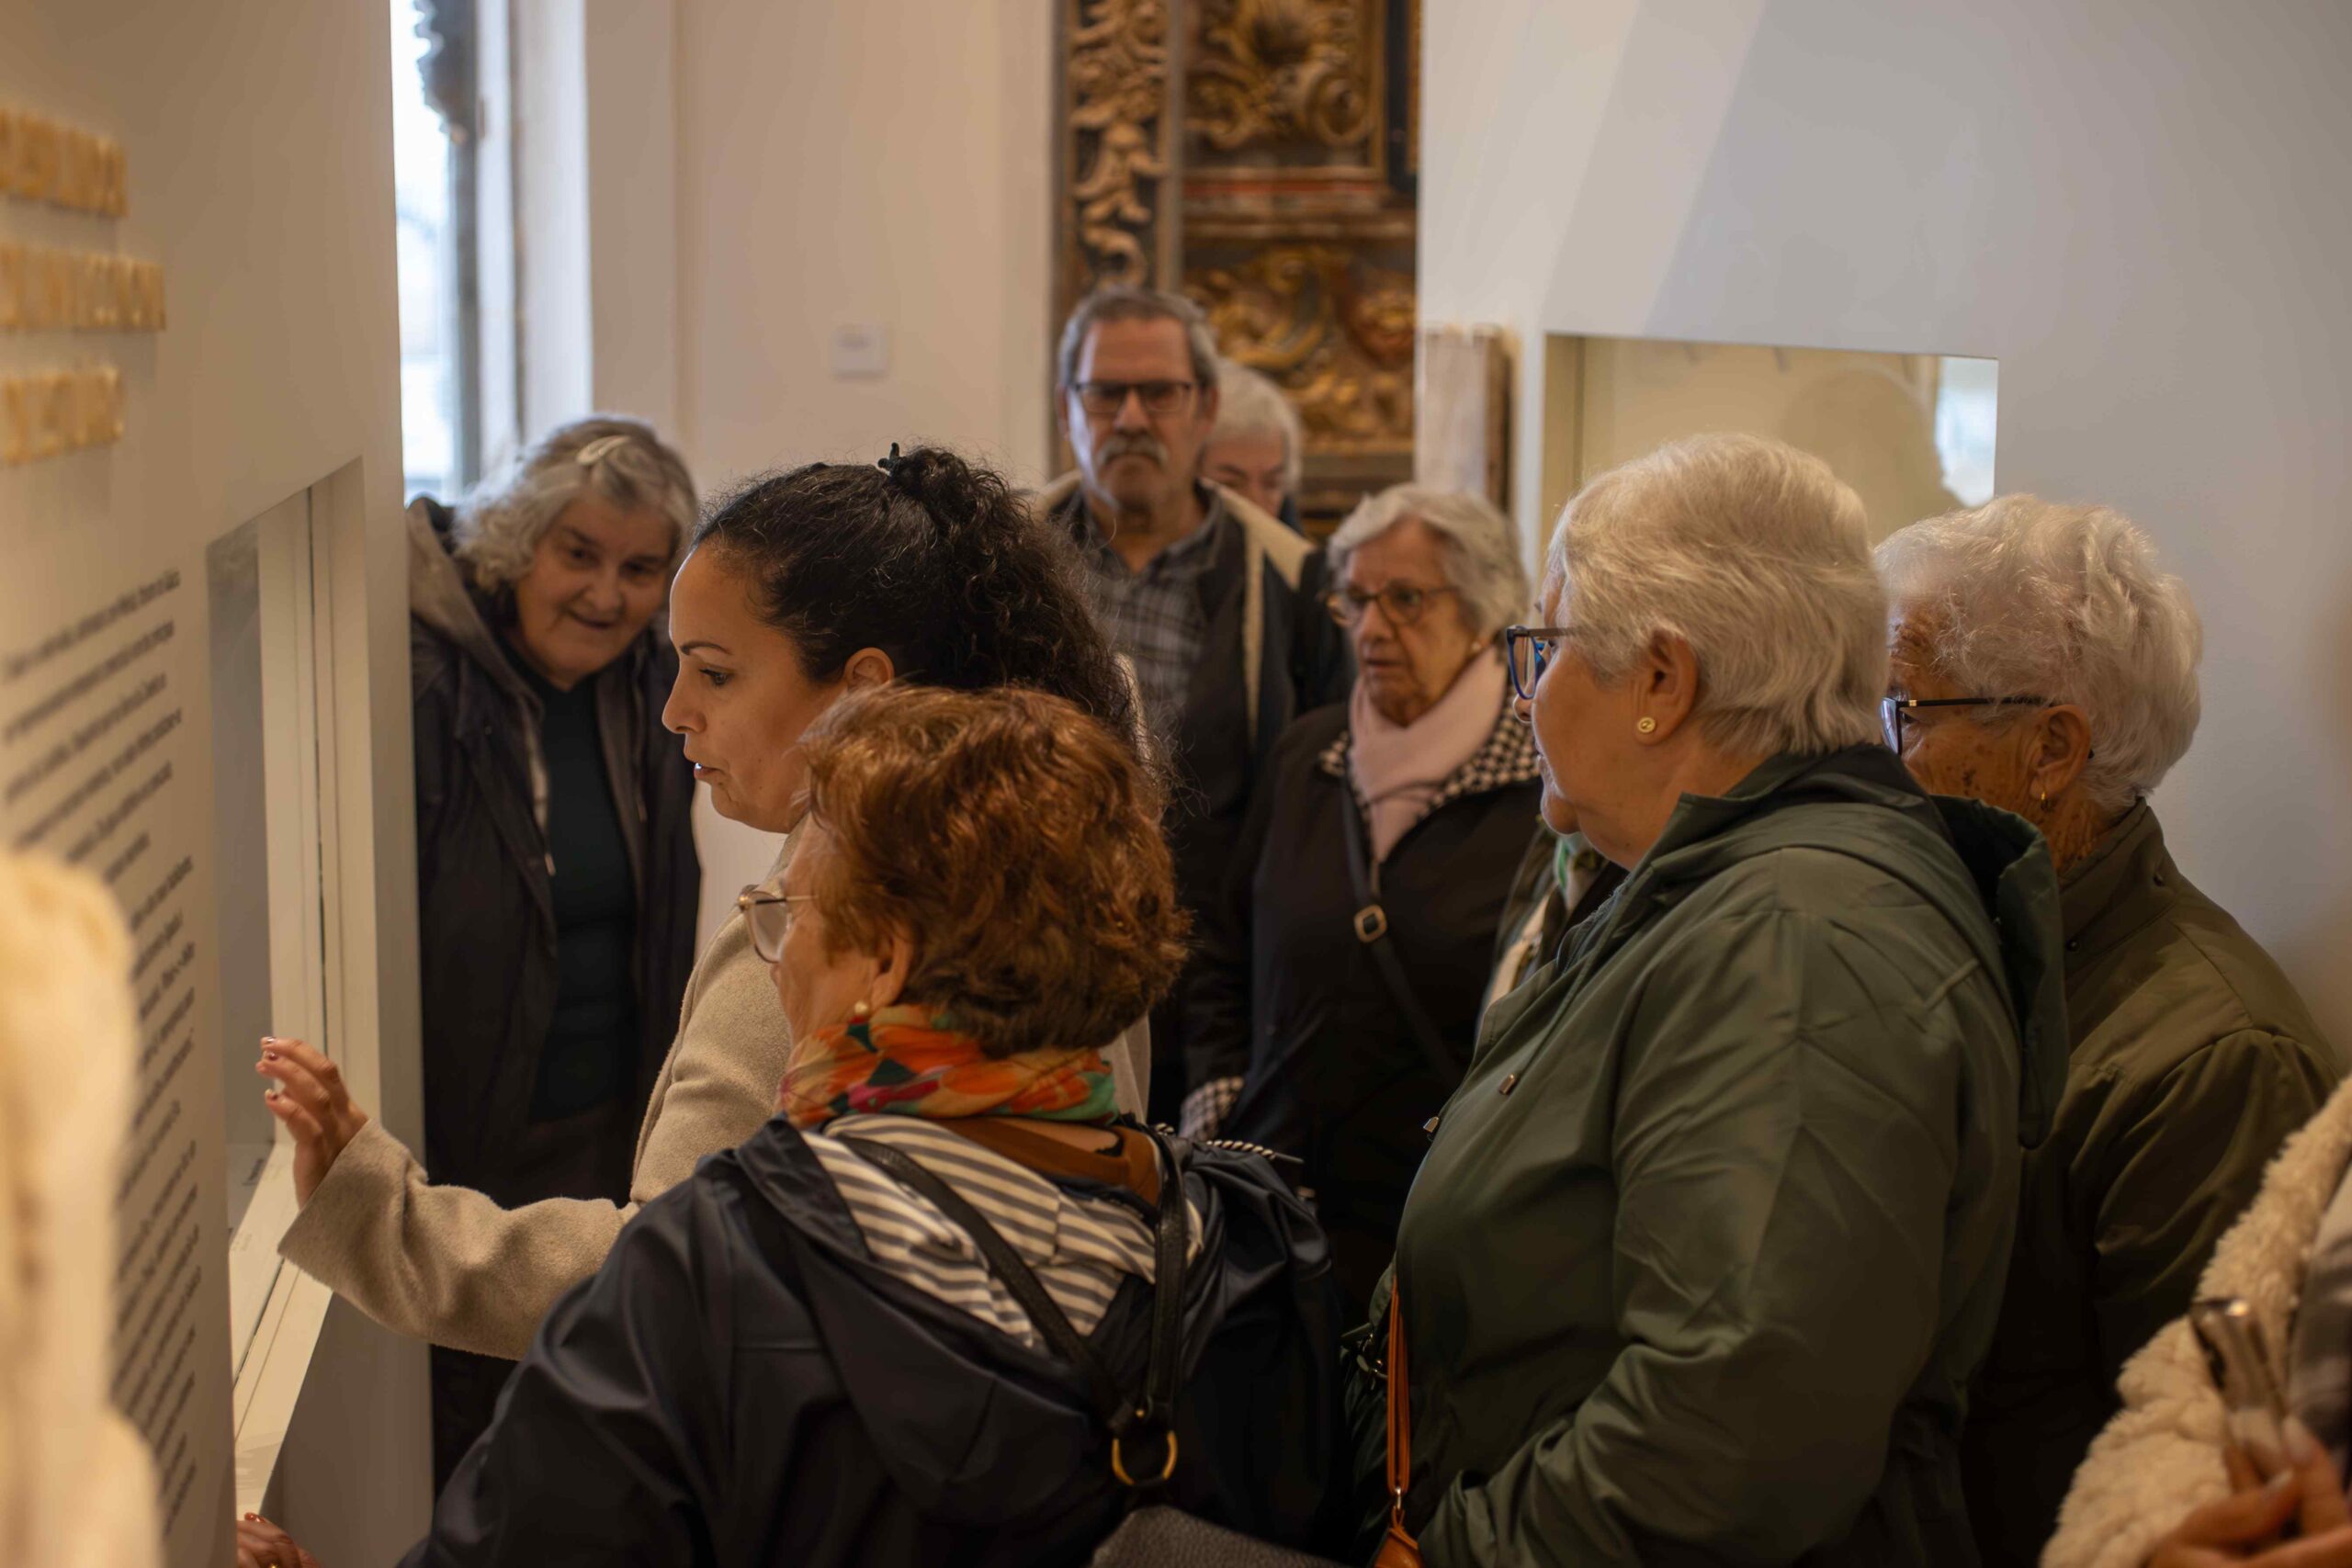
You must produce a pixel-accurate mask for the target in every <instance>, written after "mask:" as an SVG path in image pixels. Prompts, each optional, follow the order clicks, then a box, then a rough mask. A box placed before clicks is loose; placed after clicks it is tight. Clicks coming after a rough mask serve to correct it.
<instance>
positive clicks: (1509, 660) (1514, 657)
mask: <svg viewBox="0 0 2352 1568" xmlns="http://www.w3.org/2000/svg"><path fill="white" fill-rule="evenodd" d="M1567 635H1568V628H1567V627H1566V626H1505V627H1504V628H1503V662H1504V663H1506V664H1508V665H1510V689H1511V690H1512V691H1514V692H1516V693H1518V694H1519V696H1520V700H1521V701H1522V702H1530V703H1532V702H1533V701H1534V700H1535V682H1538V681H1541V680H1542V679H1544V671H1545V670H1546V669H1547V668H1549V667H1550V665H1551V662H1552V655H1553V653H1554V652H1555V650H1556V649H1557V648H1558V646H1559V642H1560V639H1561V638H1563V637H1566V636H1567Z"/></svg>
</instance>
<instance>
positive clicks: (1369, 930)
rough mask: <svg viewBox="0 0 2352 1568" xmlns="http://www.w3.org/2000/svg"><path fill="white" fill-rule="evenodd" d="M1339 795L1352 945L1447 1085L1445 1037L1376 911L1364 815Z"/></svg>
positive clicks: (1456, 1072) (1450, 1063) (1458, 1068)
mask: <svg viewBox="0 0 2352 1568" xmlns="http://www.w3.org/2000/svg"><path fill="white" fill-rule="evenodd" d="M1341 795H1342V798H1341V800H1340V819H1341V822H1342V824H1343V825H1342V827H1341V829H1340V837H1341V838H1342V839H1344V840H1347V847H1348V881H1349V884H1350V886H1352V887H1353V888H1354V890H1355V897H1356V912H1355V931H1356V940H1357V941H1358V942H1362V943H1363V944H1364V946H1365V947H1367V948H1369V949H1371V950H1372V962H1373V966H1374V968H1376V969H1378V970H1379V971H1380V978H1381V981H1382V983H1383V984H1384V985H1385V986H1386V987H1388V993H1389V996H1390V998H1392V999H1393V1000H1394V1001H1395V1002H1396V1003H1397V1012H1398V1013H1400V1014H1401V1015H1403V1017H1404V1020H1405V1027H1406V1029H1407V1031H1408V1032H1410V1033H1411V1035H1412V1036H1413V1043H1414V1044H1416V1045H1418V1046H1419V1047H1420V1052H1421V1055H1422V1056H1423V1057H1424V1058H1425V1059H1426V1060H1427V1061H1428V1063H1429V1068H1430V1072H1432V1073H1434V1074H1436V1075H1437V1079H1438V1081H1439V1082H1440V1083H1444V1084H1451V1083H1453V1081H1454V1080H1455V1079H1457V1078H1459V1077H1461V1076H1462V1064H1461V1063H1459V1062H1457V1061H1455V1060H1454V1059H1453V1054H1452V1053H1451V1052H1449V1051H1447V1050H1446V1048H1445V1036H1444V1034H1443V1033H1442V1032H1440V1031H1439V1029H1438V1026H1437V1022H1436V1021H1435V1020H1434V1019H1432V1018H1430V1014H1429V1010H1428V1009H1427V1008H1425V1007H1423V1006H1422V1005H1421V998H1420V994H1419V992H1417V991H1415V990H1414V989H1413V980H1412V976H1409V975H1408V974H1406V973H1405V963H1404V960H1402V959H1400V958H1398V957H1397V944H1396V943H1395V942H1391V941H1390V940H1389V939H1388V911H1387V910H1386V909H1385V908H1382V907H1381V903H1380V886H1379V883H1378V881H1377V879H1375V878H1374V875H1373V874H1372V862H1371V856H1370V852H1369V850H1368V848H1367V846H1366V845H1365V843H1364V826H1363V812H1362V811H1360V810H1358V809H1357V807H1356V803H1355V796H1354V795H1353V793H1352V792H1351V791H1348V790H1346V789H1344V788H1343V789H1342V790H1341Z"/></svg>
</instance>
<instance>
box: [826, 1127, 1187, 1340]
mask: <svg viewBox="0 0 2352 1568" xmlns="http://www.w3.org/2000/svg"><path fill="white" fill-rule="evenodd" d="M842 1138H868V1139H871V1140H873V1141H874V1142H875V1143H877V1144H888V1145H890V1146H891V1147H892V1148H894V1149H897V1150H899V1152H900V1153H902V1154H904V1155H906V1156H909V1157H910V1158H912V1159H915V1160H917V1161H920V1162H921V1163H922V1165H923V1166H924V1167H925V1168H928V1169H929V1170H930V1171H931V1172H932V1174H933V1175H934V1176H936V1177H938V1178H939V1179H941V1180H942V1181H944V1182H946V1183H947V1184H948V1185H949V1186H950V1187H953V1188H954V1189H955V1190H956V1192H957V1193H958V1194H959V1195H960V1196H961V1197H962V1198H963V1199H964V1201H966V1202H967V1203H969V1204H971V1205H972V1207H974V1208H975V1209H978V1211H979V1212H980V1213H981V1214H982V1215H983V1216H984V1217H985V1218H986V1219H987V1220H988V1222H989V1224H992V1225H994V1226H995V1227H996V1228H997V1229H998V1230H999V1231H1000V1232H1001V1233H1002V1234H1003V1236H1004V1239H1005V1240H1006V1241H1007V1242H1008V1243H1010V1244H1011V1245H1012V1250H1013V1251H1014V1252H1016V1253H1018V1254H1019V1255H1020V1258H1021V1261H1023V1263H1026V1264H1027V1265H1028V1266H1029V1268H1030V1271H1031V1272H1033V1273H1035V1275H1036V1276H1037V1280H1038V1282H1039V1283H1041V1284H1043V1285H1044V1286H1045V1288H1046V1294H1047V1295H1049V1296H1051V1297H1052V1298H1053V1300H1054V1304H1055V1305H1056V1306H1058V1307H1060V1308H1061V1309H1062V1312H1063V1313H1064V1314H1066V1315H1067V1316H1068V1317H1069V1320H1070V1322H1071V1324H1072V1325H1074V1326H1076V1328H1077V1329H1078V1331H1079V1332H1080V1334H1091V1333H1093V1332H1094V1329H1095V1326H1096V1325H1098V1324H1100V1323H1101V1322H1102V1321H1103V1314H1105V1313H1107V1312H1108V1311H1109V1310H1110V1308H1111V1300H1112V1298H1113V1297H1114V1296H1115V1295H1116V1294H1117V1293H1118V1291H1119V1287H1120V1285H1121V1284H1123V1283H1124V1282H1125V1280H1126V1278H1127V1276H1129V1275H1133V1276H1135V1277H1136V1278H1137V1279H1139V1280H1144V1281H1145V1282H1146V1283H1149V1282H1150V1280H1151V1278H1152V1274H1153V1271H1154V1270H1153V1263H1154V1258H1153V1252H1152V1233H1151V1229H1150V1227H1149V1226H1148V1224H1145V1222H1144V1219H1143V1216H1142V1215H1141V1214H1140V1213H1137V1212H1136V1209H1134V1208H1132V1207H1130V1206H1128V1205H1127V1204H1125V1203H1122V1202H1120V1201H1117V1200H1116V1199H1114V1198H1093V1197H1088V1196H1083V1195H1081V1194H1080V1193H1077V1192H1073V1191H1070V1190H1066V1189H1064V1188H1062V1187H1059V1186H1057V1185H1056V1184H1055V1183H1054V1182H1053V1181H1051V1180H1048V1179H1046V1178H1045V1177H1043V1176H1040V1175H1038V1174H1037V1173H1036V1172H1035V1171H1033V1170H1031V1169H1029V1168H1027V1167H1026V1166H1023V1165H1019V1164H1017V1163H1015V1162H1014V1161H1012V1160H1010V1159H1007V1158H1005V1157H1004V1156H1002V1155H1000V1154H997V1153H995V1152H994V1151H993V1150H989V1149H984V1148H982V1147H980V1146H979V1145H977V1144H975V1143H973V1142H972V1141H971V1140H970V1139H968V1138H966V1137H964V1136H963V1135H962V1134H958V1133H956V1132H954V1131H952V1130H951V1129H949V1128H946V1127H943V1126H940V1125H939V1124H938V1123H936V1122H925V1121H923V1120H922V1119H921V1118H919V1117H912V1116H888V1115H879V1116H875V1115H869V1116H844V1117H842V1118H840V1119H838V1120H836V1121H833V1122H828V1123H826V1125H825V1126H824V1127H823V1128H821V1129H820V1130H819V1131H818V1132H816V1133H813V1134H810V1135H809V1148H810V1149H811V1150H813V1151H814V1152H815V1153H816V1156H817V1159H818V1163H819V1164H820V1165H822V1166H823V1167H824V1168H825V1174H826V1175H827V1176H828V1177H829V1178H831V1180H832V1183H833V1186H834V1188H835V1189H836V1190H838V1191H839V1192H840V1193H841V1195H842V1201H843V1202H845V1203H846V1204H847V1205H848V1206H849V1212H850V1215H851V1217H852V1218H853V1219H854V1220H855V1221H856V1222H857V1228H858V1229H859V1231H860V1232H862V1233H863V1234H864V1235H865V1244H866V1246H867V1247H868V1248H869V1249H871V1251H872V1252H873V1254H874V1260H875V1261H876V1262H877V1263H879V1264H881V1265H882V1267H883V1268H884V1269H888V1271H889V1272H890V1273H892V1274H895V1275H897V1276H898V1277H899V1279H902V1280H906V1281H907V1282H909V1283H910V1284H911V1285H913V1286H914V1287H915V1288H916V1289H918V1290H920V1291H922V1292H923V1293H924V1294H926V1295H929V1296H931V1297H933V1298H934V1299H936V1300H938V1301H941V1302H944V1303H947V1304H948V1305H949V1306H952V1307H956V1308H957V1309H959V1310H960V1311H963V1312H967V1313H969V1314H971V1315H973V1316H974V1317H977V1318H978V1319H979V1320H980V1321H981V1322H982V1323H985V1324H987V1325H989V1326H990V1327H991V1328H994V1329H996V1330H997V1331H998V1332H1000V1333H1001V1334H1004V1335H1007V1336H1009V1337H1012V1338H1013V1339H1017V1340H1019V1341H1020V1342H1021V1343H1022V1344H1023V1345H1026V1346H1028V1347H1030V1348H1032V1349H1042V1348H1044V1345H1045V1341H1044V1339H1043V1338H1042V1337H1040V1336H1039V1334H1038V1333H1037V1331H1036V1328H1035V1325H1033V1324H1031V1323H1030V1321H1029V1314H1027V1313H1026V1312H1024V1311H1023V1310H1022V1307H1021V1303H1019V1302H1018V1301H1016V1300H1014V1299H1013V1295H1012V1292H1010V1291H1008V1290H1006V1289H1005V1288H1004V1285H1003V1283H1002V1282H1001V1280H998V1279H997V1277H996V1276H995V1275H994V1274H993V1273H991V1272H989V1266H988V1264H987V1263H986V1261H984V1260H983V1259H982V1258H981V1257H980V1252H979V1248H978V1247H976V1246H975V1245H974V1244H973V1242H972V1239H971V1237H969V1236H968V1235H966V1234H965V1233H964V1230H963V1228H962V1227H961V1226H959V1225H957V1224H956V1223H955V1222H954V1221H953V1220H950V1219H949V1218H947V1216H946V1215H944V1214H943V1213H940V1212H939V1211H938V1210H937V1209H936V1208H934V1207H933V1206H932V1203H931V1201H930V1200H929V1199H926V1198H924V1197H922V1196H921V1195H920V1194H917V1193H914V1192H910V1191H909V1190H907V1189H905V1188H903V1187H901V1186H899V1184H898V1182H897V1181H896V1180H894V1179H891V1178H890V1177H889V1176H888V1175H887V1174H885V1173H884V1172H882V1171H880V1170H877V1169H876V1168H874V1167H873V1166H871V1165H868V1164H867V1163H866V1162H865V1160H864V1159H863V1158H862V1157H860V1156H859V1155H858V1154H857V1152H856V1151H855V1150H854V1149H852V1148H849V1147H848V1146H846V1145H843V1144H842V1143H841V1142H839V1140H840V1139H842ZM1188 1212H1189V1213H1190V1217H1191V1220H1192V1224H1191V1226H1190V1227H1189V1229H1190V1239H1191V1250H1190V1252H1189V1253H1188V1256H1197V1255H1198V1253H1199V1250H1200V1235H1201V1216H1200V1211H1199V1209H1198V1208H1197V1207H1193V1206H1191V1205H1190V1204H1189V1203H1188Z"/></svg>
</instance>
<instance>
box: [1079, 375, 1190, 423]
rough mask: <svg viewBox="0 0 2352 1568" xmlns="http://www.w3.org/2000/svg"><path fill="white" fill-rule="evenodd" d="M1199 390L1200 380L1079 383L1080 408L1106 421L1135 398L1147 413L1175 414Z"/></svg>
mask: <svg viewBox="0 0 2352 1568" xmlns="http://www.w3.org/2000/svg"><path fill="white" fill-rule="evenodd" d="M1199 389H1200V383H1199V382H1197V381H1080V383H1079V384H1078V388H1077V391H1078V406H1079V407H1080V408H1082V409H1084V410H1085V411H1086V412H1088V413H1091V414H1092V415H1094V416H1095V417H1096V418H1098V419H1107V418H1109V417H1110V416H1111V415H1113V414H1114V413H1117V412H1119V411H1120V410H1121V409H1123V408H1125V407H1126V406H1127V399H1128V398H1129V397H1130V396H1133V397H1136V398H1140V399H1141V400H1143V412H1146V413H1174V412H1176V411H1177V410H1178V409H1181V408H1182V407H1183V406H1184V400H1185V399H1186V398H1188V397H1190V396H1191V395H1192V394H1193V392H1195V391H1197V390H1199Z"/></svg>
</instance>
